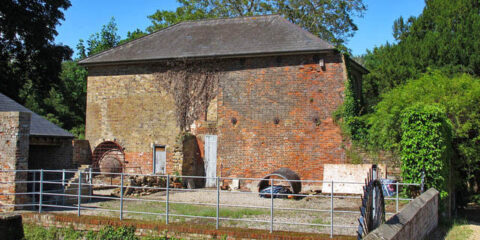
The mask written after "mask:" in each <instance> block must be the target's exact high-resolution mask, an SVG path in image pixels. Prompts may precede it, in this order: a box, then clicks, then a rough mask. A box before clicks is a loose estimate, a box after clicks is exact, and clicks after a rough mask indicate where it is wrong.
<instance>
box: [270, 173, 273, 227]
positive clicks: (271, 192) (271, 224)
mask: <svg viewBox="0 0 480 240" xmlns="http://www.w3.org/2000/svg"><path fill="white" fill-rule="evenodd" d="M270 199H271V203H270V233H272V232H273V178H270Z"/></svg>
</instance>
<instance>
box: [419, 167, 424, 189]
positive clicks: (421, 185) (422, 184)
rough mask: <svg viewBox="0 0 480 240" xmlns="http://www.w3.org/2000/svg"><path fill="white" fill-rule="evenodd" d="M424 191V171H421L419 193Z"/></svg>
mask: <svg viewBox="0 0 480 240" xmlns="http://www.w3.org/2000/svg"><path fill="white" fill-rule="evenodd" d="M424 190H425V169H423V171H422V182H421V183H420V193H423V191H424Z"/></svg>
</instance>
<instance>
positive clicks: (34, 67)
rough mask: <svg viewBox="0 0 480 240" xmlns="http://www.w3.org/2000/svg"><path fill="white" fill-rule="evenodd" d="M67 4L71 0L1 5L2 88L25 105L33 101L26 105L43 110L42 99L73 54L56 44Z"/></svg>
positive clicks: (33, 1) (0, 74)
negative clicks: (55, 39) (58, 26)
mask: <svg viewBox="0 0 480 240" xmlns="http://www.w3.org/2000/svg"><path fill="white" fill-rule="evenodd" d="M68 7H70V1H68V0H58V1H47V0H31V1H15V0H4V1H2V3H1V4H0V89H1V91H2V93H4V94H6V95H7V96H9V97H11V98H12V99H14V100H16V101H18V102H20V103H22V104H25V103H27V102H31V103H32V104H31V105H29V104H26V105H27V107H30V108H32V110H34V111H37V112H40V113H42V112H43V109H42V108H43V104H42V102H41V99H43V98H44V97H45V96H47V95H48V94H49V90H50V86H51V85H52V84H55V83H58V81H59V78H58V74H59V72H60V71H61V62H62V61H63V60H66V59H69V58H70V56H71V54H72V51H71V49H70V48H68V47H66V46H62V45H56V44H54V43H53V40H54V37H55V36H56V35H57V31H56V30H55V27H56V26H57V25H58V24H59V23H60V20H63V19H64V18H63V17H64V15H63V11H64V10H66V9H67V8H68ZM22 92H23V93H22ZM27 96H30V99H26V97H27ZM27 100H28V101H27Z"/></svg>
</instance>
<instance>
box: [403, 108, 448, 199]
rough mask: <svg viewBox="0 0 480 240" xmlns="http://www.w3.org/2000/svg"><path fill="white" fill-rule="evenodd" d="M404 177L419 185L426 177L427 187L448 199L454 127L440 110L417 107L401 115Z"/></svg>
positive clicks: (405, 179)
mask: <svg viewBox="0 0 480 240" xmlns="http://www.w3.org/2000/svg"><path fill="white" fill-rule="evenodd" d="M401 119H402V125H401V130H402V138H401V141H400V146H401V159H402V177H403V180H404V181H405V182H409V183H419V182H421V178H422V175H423V173H425V179H424V181H425V186H426V187H427V188H430V187H434V188H436V189H437V190H438V191H439V192H440V197H441V198H442V199H444V198H445V197H447V196H448V186H447V182H448V174H449V169H450V164H449V162H450V158H451V155H452V154H451V153H452V150H451V144H452V138H451V132H452V127H451V124H450V121H449V120H448V119H447V117H446V114H445V110H443V109H442V108H441V107H439V106H433V105H422V104H418V105H415V106H413V107H410V108H407V109H405V110H404V111H403V113H402V115H401Z"/></svg>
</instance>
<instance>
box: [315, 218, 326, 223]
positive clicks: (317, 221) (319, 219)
mask: <svg viewBox="0 0 480 240" xmlns="http://www.w3.org/2000/svg"><path fill="white" fill-rule="evenodd" d="M312 223H313V224H330V221H328V220H325V219H324V218H315V219H313V221H312Z"/></svg>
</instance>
